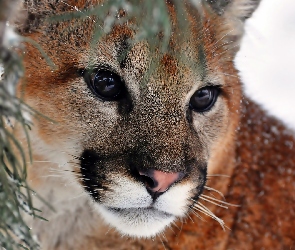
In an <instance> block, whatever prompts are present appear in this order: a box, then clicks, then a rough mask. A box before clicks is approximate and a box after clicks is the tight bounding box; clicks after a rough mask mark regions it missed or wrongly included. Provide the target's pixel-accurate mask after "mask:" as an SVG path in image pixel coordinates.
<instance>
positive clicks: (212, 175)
mask: <svg viewBox="0 0 295 250" xmlns="http://www.w3.org/2000/svg"><path fill="white" fill-rule="evenodd" d="M207 177H226V178H230V176H229V175H225V174H208V175H207Z"/></svg>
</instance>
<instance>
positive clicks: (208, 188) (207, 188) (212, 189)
mask: <svg viewBox="0 0 295 250" xmlns="http://www.w3.org/2000/svg"><path fill="white" fill-rule="evenodd" d="M204 188H205V189H206V190H208V191H213V192H216V193H218V194H219V195H220V196H221V197H222V198H223V199H224V200H225V197H224V195H223V193H221V192H220V191H218V190H216V189H214V188H211V187H208V186H204Z"/></svg>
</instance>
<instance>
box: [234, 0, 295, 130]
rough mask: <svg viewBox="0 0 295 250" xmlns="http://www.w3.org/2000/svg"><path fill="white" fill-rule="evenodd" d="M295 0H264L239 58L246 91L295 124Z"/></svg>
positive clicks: (248, 22) (264, 105) (252, 19)
mask: <svg viewBox="0 0 295 250" xmlns="http://www.w3.org/2000/svg"><path fill="white" fill-rule="evenodd" d="M294 60H295V1H294V0H280V1H278V0H262V2H261V5H260V7H259V8H258V9H257V11H256V12H255V13H254V15H253V18H251V19H249V20H248V21H247V25H246V36H245V37H244V40H243V43H242V48H241V51H240V53H239V54H238V56H237V58H236V64H237V67H238V68H239V69H240V70H241V76H242V79H243V81H244V83H245V89H246V93H247V94H248V95H249V96H251V97H252V98H253V99H255V100H256V101H258V103H260V104H262V105H263V107H264V108H266V109H267V110H268V111H269V113H271V114H273V115H275V116H277V117H278V118H280V119H282V120H284V121H285V122H286V123H287V124H288V125H289V126H291V127H293V128H295V96H294V94H295V63H294Z"/></svg>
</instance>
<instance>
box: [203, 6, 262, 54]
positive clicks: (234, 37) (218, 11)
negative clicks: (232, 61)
mask: <svg viewBox="0 0 295 250" xmlns="http://www.w3.org/2000/svg"><path fill="white" fill-rule="evenodd" d="M201 1H203V4H205V6H206V7H207V9H208V8H209V9H210V11H209V12H211V14H213V16H215V18H218V19H220V20H219V23H220V26H219V28H220V30H219V32H218V34H219V35H220V38H219V41H221V43H222V44H228V45H229V46H228V48H227V47H226V46H223V47H224V48H225V49H228V51H229V53H232V55H233V56H235V54H236V53H237V51H238V50H239V47H240V41H241V38H242V36H243V34H244V24H245V20H246V19H247V18H249V17H251V15H252V14H253V12H254V11H255V10H256V8H257V7H258V5H259V3H260V1H261V0H201ZM212 18H214V17H212Z"/></svg>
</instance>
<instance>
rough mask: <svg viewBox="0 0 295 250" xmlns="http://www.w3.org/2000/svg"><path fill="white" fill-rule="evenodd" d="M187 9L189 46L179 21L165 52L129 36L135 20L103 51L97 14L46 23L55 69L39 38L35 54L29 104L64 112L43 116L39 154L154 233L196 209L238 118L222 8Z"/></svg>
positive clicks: (123, 218)
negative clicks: (96, 32) (95, 34)
mask: <svg viewBox="0 0 295 250" xmlns="http://www.w3.org/2000/svg"><path fill="white" fill-rule="evenodd" d="M59 8H60V9H62V8H67V6H64V5H63V4H62V3H59V4H57V6H55V11H58V10H59ZM169 10H170V14H171V16H172V18H175V15H176V14H175V10H174V7H173V6H170V7H169ZM47 11H48V10H47ZM204 16H205V17H206V18H204ZM188 17H189V21H188V22H189V29H190V36H189V37H188V38H186V39H185V40H183V42H182V43H180V44H179V43H178V38H177V34H178V33H179V32H180V31H179V30H178V28H177V26H176V25H175V27H173V29H174V31H173V33H172V37H171V41H170V45H169V46H170V47H169V50H168V52H167V53H164V54H161V53H159V52H157V51H151V50H150V49H149V45H148V43H147V42H145V41H141V42H137V43H135V44H133V43H129V40H130V39H131V38H132V36H133V35H134V33H135V31H133V30H131V29H130V28H128V27H127V26H125V25H121V26H116V27H114V28H113V30H112V32H111V33H110V34H108V35H107V36H105V37H104V38H103V39H102V40H101V41H100V42H99V43H98V44H97V46H96V49H95V50H94V51H93V50H91V49H90V45H89V44H90V40H91V29H93V24H92V23H91V20H88V19H87V20H78V21H76V22H77V24H79V28H77V30H71V29H69V30H67V29H65V27H66V25H68V24H67V23H61V24H59V25H58V26H57V25H56V24H47V25H48V28H46V29H44V30H45V31H44V32H45V34H41V33H38V32H36V35H35V39H36V40H37V41H38V42H39V43H40V44H41V46H43V47H44V48H45V50H46V52H47V53H48V54H49V56H51V57H52V58H53V60H54V63H55V64H56V65H57V70H55V71H52V69H51V68H50V67H49V66H48V65H46V62H45V60H44V59H43V58H41V57H40V56H39V52H38V51H37V50H36V49H35V48H33V47H32V46H28V49H27V52H26V54H27V55H26V58H25V62H26V76H27V77H26V84H27V86H26V92H25V98H26V101H27V102H28V103H29V104H30V105H31V106H33V107H35V108H36V109H37V110H39V111H40V112H41V113H42V114H44V115H45V116H47V117H50V118H51V119H52V120H53V121H55V122H54V123H53V122H51V121H49V120H47V119H43V118H39V120H38V121H37V120H35V128H34V129H35V130H34V131H35V132H33V133H34V136H33V143H35V144H38V145H39V148H38V149H37V150H35V152H36V154H39V155H43V156H44V157H45V158H47V159H51V161H55V162H56V163H57V164H59V165H60V166H61V167H63V168H65V169H68V170H71V171H74V172H75V174H74V175H72V176H71V177H69V178H71V181H74V183H75V185H76V186H79V188H81V189H82V188H83V189H84V191H83V192H86V193H87V194H88V195H89V197H91V199H92V200H93V205H94V207H95V208H96V210H97V211H98V212H99V213H100V214H101V216H102V217H103V218H104V220H105V221H106V222H107V223H109V224H111V225H112V226H114V227H115V228H117V229H118V230H119V231H120V232H121V233H122V234H124V235H125V234H126V235H131V236H138V237H151V236H154V235H156V234H158V233H159V232H161V231H163V230H164V229H165V228H166V227H167V226H169V225H170V224H171V223H172V222H173V221H174V220H176V219H177V218H182V217H185V216H187V214H188V213H189V212H190V208H191V206H192V205H193V204H194V203H195V202H197V200H198V197H199V196H200V195H201V193H202V191H203V189H204V187H205V185H206V180H207V173H208V172H212V171H214V168H215V167H217V166H216V165H214V164H213V161H212V159H215V160H219V161H220V162H222V161H225V162H226V159H223V152H224V151H226V150H227V148H228V147H229V143H230V141H231V138H232V136H233V135H234V132H235V127H236V124H237V122H238V112H239V100H240V98H241V93H240V92H241V90H240V88H241V87H240V84H239V82H238V80H237V79H238V78H237V77H236V71H235V69H234V67H233V64H232V58H233V56H234V52H233V51H231V50H229V47H227V45H224V44H226V41H225V37H226V39H228V37H229V36H225V34H226V33H227V32H228V30H227V29H225V28H224V26H221V25H216V23H223V22H224V17H222V16H218V15H217V14H215V13H214V12H213V11H212V12H210V11H209V10H208V9H206V8H204V10H203V13H201V14H200V13H199V12H198V10H197V9H196V10H195V11H188ZM213 19H214V20H215V21H214V22H215V24H214V25H211V24H210V22H208V20H213ZM56 30H57V31H58V32H56ZM234 38H235V37H234V36H232V37H231V39H234ZM48 40H49V41H48ZM230 46H232V45H230ZM127 48H128V49H127ZM177 55H178V56H177ZM179 55H180V56H179ZM122 57H123V60H119V58H122ZM186 57H188V58H189V63H187V62H186V60H182V59H183V58H186ZM54 58H57V59H56V60H55V59H54ZM151 63H155V65H156V68H155V69H154V70H152V71H149V69H150V65H151ZM89 65H95V66H94V67H93V68H92V67H90V66H89ZM147 76H148V77H147ZM36 89H38V90H39V91H38V92H37V91H36ZM40 90H41V91H40ZM33 119H36V118H33ZM53 159H54V160H53ZM73 162H74V163H73ZM217 162H218V161H217ZM73 192H74V191H73Z"/></svg>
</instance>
